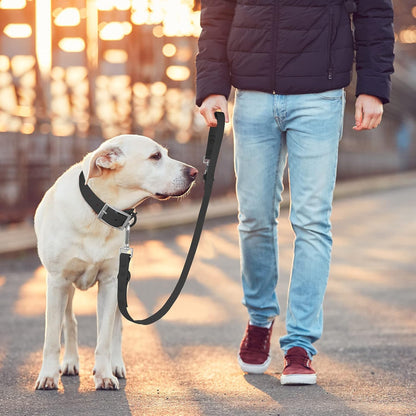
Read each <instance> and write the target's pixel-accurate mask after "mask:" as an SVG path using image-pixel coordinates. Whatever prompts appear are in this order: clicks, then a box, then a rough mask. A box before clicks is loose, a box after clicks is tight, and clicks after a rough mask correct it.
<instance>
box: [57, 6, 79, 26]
mask: <svg viewBox="0 0 416 416" xmlns="http://www.w3.org/2000/svg"><path fill="white" fill-rule="evenodd" d="M80 22H81V15H80V14H79V10H78V9H77V8H75V7H67V8H66V9H63V10H62V11H61V12H60V13H59V14H58V15H57V16H56V18H55V20H54V23H55V25H56V26H77V25H79V24H80Z"/></svg>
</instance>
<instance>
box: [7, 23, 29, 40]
mask: <svg viewBox="0 0 416 416" xmlns="http://www.w3.org/2000/svg"><path fill="white" fill-rule="evenodd" d="M3 32H4V34H5V35H7V36H8V37H9V38H15V39H16V38H19V39H22V38H29V37H30V36H32V28H31V27H30V25H28V24H26V23H9V24H8V25H6V27H5V28H4V31H3Z"/></svg>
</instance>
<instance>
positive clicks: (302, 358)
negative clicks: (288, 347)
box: [285, 351, 311, 368]
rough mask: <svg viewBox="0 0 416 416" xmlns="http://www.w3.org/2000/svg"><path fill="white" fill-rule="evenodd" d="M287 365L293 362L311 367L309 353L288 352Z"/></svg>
mask: <svg viewBox="0 0 416 416" xmlns="http://www.w3.org/2000/svg"><path fill="white" fill-rule="evenodd" d="M285 360H286V366H288V365H292V364H300V365H302V366H304V367H307V368H310V365H311V360H310V359H309V357H308V355H307V354H302V353H299V352H298V351H296V352H293V353H290V352H289V353H288V354H286V356H285Z"/></svg>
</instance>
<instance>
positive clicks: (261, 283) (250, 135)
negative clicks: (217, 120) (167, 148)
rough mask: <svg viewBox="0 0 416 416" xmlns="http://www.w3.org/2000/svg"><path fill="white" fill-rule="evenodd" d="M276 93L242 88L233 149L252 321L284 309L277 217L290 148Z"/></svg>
mask: <svg viewBox="0 0 416 416" xmlns="http://www.w3.org/2000/svg"><path fill="white" fill-rule="evenodd" d="M274 105H275V96H273V95H272V94H265V93H261V92H255V91H237V93H236V104H235V109H234V152H235V170H236V176H237V197H238V203H239V226H238V230H239V236H240V250H241V273H242V283H243V291H244V299H243V304H244V305H245V306H246V307H247V309H248V313H249V316H250V321H251V323H252V324H253V325H256V326H260V327H265V326H267V324H269V323H270V322H271V321H272V320H273V319H274V317H275V316H276V315H278V314H279V312H280V310H279V305H278V300H277V297H276V293H275V288H276V283H277V278H278V253H277V229H276V225H277V217H278V211H279V203H280V200H281V192H282V189H283V185H282V176H283V170H284V166H285V163H286V148H285V143H284V140H282V135H281V132H280V130H279V128H278V125H277V123H276V119H275V116H276V114H275V112H274Z"/></svg>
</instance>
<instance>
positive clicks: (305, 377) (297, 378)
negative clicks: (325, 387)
mask: <svg viewBox="0 0 416 416" xmlns="http://www.w3.org/2000/svg"><path fill="white" fill-rule="evenodd" d="M280 384H282V385H290V384H316V374H288V375H282V376H281V377H280Z"/></svg>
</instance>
